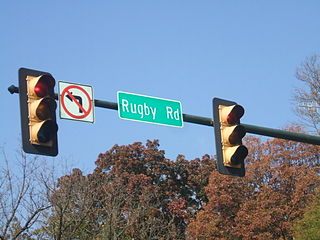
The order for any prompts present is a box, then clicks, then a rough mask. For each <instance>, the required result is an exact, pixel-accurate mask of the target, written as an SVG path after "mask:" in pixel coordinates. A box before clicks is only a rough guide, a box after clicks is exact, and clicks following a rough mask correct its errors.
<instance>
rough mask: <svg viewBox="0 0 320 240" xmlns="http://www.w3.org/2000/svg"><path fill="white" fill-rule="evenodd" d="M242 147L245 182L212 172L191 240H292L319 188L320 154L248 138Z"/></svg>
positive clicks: (308, 147)
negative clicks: (296, 223)
mask: <svg viewBox="0 0 320 240" xmlns="http://www.w3.org/2000/svg"><path fill="white" fill-rule="evenodd" d="M291 130H294V131H298V130H299V129H291ZM246 145H247V146H248V148H249V149H250V154H249V156H248V157H247V159H246V165H247V167H246V169H247V174H246V177H244V178H234V177H230V176H224V175H219V174H218V173H217V172H216V171H214V172H212V174H211V176H210V179H209V185H208V186H207V187H206V192H207V196H208V199H209V201H208V203H207V204H206V205H205V206H204V209H203V210H201V211H199V212H198V213H197V216H196V218H195V219H194V220H192V221H191V223H190V224H189V226H188V229H187V232H188V236H189V238H190V239H198V240H200V239H221V240H222V239H235V240H237V239H239V240H240V239H241V240H249V239H250V240H252V239H257V240H258V239H261V240H262V239H293V232H292V225H293V222H294V220H296V219H298V218H300V217H301V216H302V215H303V212H304V207H305V206H306V204H307V202H308V201H309V200H310V199H312V197H313V196H314V191H315V189H316V188H317V187H319V176H318V174H317V170H318V168H319V150H320V149H319V147H318V146H313V145H307V144H302V143H297V142H290V141H285V140H280V139H273V140H269V141H266V142H261V141H260V140H259V139H257V138H247V139H246Z"/></svg>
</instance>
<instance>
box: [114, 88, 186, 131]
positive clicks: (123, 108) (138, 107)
mask: <svg viewBox="0 0 320 240" xmlns="http://www.w3.org/2000/svg"><path fill="white" fill-rule="evenodd" d="M117 95H118V113H119V117H120V118H122V119H126V120H132V121H139V122H147V123H154V124H160V125H166V126H172V127H183V117H182V107H181V102H179V101H174V100H168V99H163V98H157V97H150V96H144V95H140V94H134V93H128V92H121V91H118V94H117Z"/></svg>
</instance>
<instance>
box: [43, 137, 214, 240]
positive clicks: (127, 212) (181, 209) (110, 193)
mask: <svg viewBox="0 0 320 240" xmlns="http://www.w3.org/2000/svg"><path fill="white" fill-rule="evenodd" d="M158 148H159V143H158V141H156V140H155V141H147V143H146V145H145V146H144V145H142V144H141V143H140V142H137V143H134V144H130V145H127V146H119V145H115V146H114V147H113V148H111V149H110V150H109V151H107V152H105V153H103V154H100V155H99V157H98V159H97V161H96V168H95V169H94V171H93V173H92V174H88V175H86V176H84V175H83V173H82V172H81V171H80V170H79V169H75V170H74V171H73V172H72V174H70V175H65V176H63V177H61V178H60V179H59V181H58V185H57V189H55V190H54V192H53V194H52V195H51V197H50V201H51V204H52V215H51V216H50V219H49V221H48V222H47V226H46V228H45V231H47V233H48V234H47V235H48V237H49V238H53V239H88V238H90V239H110V240H111V239H112V240H115V239H138V240H139V239H141V240H142V239H143V240H144V239H163V240H164V239H185V229H186V227H187V225H188V223H189V221H190V219H191V218H192V217H193V216H194V214H195V212H197V211H198V210H199V209H200V208H201V207H202V206H203V205H204V204H205V203H206V202H207V197H206V194H205V191H204V187H205V185H207V183H208V178H209V175H210V173H211V171H213V170H214V169H215V163H214V160H213V159H212V158H210V157H209V156H208V155H205V156H203V157H202V159H195V160H192V161H187V160H186V159H185V158H184V156H183V155H179V156H178V157H177V159H176V161H171V160H169V159H167V158H166V157H165V155H164V151H162V150H159V149H158Z"/></svg>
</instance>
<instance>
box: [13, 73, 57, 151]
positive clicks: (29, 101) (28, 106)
mask: <svg viewBox="0 0 320 240" xmlns="http://www.w3.org/2000/svg"><path fill="white" fill-rule="evenodd" d="M54 86H55V79H54V78H53V77H52V76H51V74H49V73H46V72H41V71H37V70H32V69H27V68H20V69H19V95H20V115H21V132H22V148H23V150H24V151H25V152H26V153H33V154H39V155H47V156H56V155H57V154H58V138H57V131H58V125H57V123H56V108H57V104H56V101H55V99H54Z"/></svg>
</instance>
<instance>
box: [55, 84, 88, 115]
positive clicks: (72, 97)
mask: <svg viewBox="0 0 320 240" xmlns="http://www.w3.org/2000/svg"><path fill="white" fill-rule="evenodd" d="M71 88H75V89H78V90H80V91H81V92H83V93H84V95H85V96H86V97H87V98H88V102H89V107H88V110H85V109H84V107H83V106H82V104H80V103H79V101H78V100H77V99H76V98H75V97H74V96H73V95H72V93H71V92H70V91H69V90H70V89H71ZM66 94H67V95H68V96H69V97H70V98H71V99H72V101H73V102H75V104H77V106H78V107H79V109H81V111H82V112H83V113H84V114H83V115H79V116H78V115H74V114H73V113H71V112H70V111H69V110H68V109H67V107H66V105H65V103H64V99H65V98H64V97H65V96H66ZM61 105H62V108H63V109H64V110H65V112H66V113H67V114H68V115H69V116H70V117H73V118H76V119H82V118H85V117H87V116H88V115H89V114H90V112H91V110H92V101H91V99H90V96H89V94H88V93H87V92H86V91H85V90H84V89H83V88H82V87H79V86H77V85H70V86H68V87H66V88H65V89H64V90H63V91H62V93H61Z"/></svg>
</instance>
